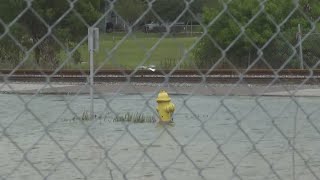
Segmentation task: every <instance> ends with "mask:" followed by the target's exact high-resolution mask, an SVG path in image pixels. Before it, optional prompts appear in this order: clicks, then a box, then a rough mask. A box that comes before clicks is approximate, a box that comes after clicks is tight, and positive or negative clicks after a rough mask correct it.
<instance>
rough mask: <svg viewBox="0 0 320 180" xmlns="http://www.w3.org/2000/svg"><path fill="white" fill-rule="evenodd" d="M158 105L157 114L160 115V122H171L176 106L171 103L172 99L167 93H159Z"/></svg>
mask: <svg viewBox="0 0 320 180" xmlns="http://www.w3.org/2000/svg"><path fill="white" fill-rule="evenodd" d="M157 103H158V106H157V112H158V113H159V117H160V122H171V121H172V114H173V112H174V110H175V106H174V104H173V103H172V102H171V98H170V97H169V95H168V93H167V92H166V91H164V90H162V91H160V92H159V94H158V98H157Z"/></svg>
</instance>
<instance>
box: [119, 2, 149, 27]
mask: <svg viewBox="0 0 320 180" xmlns="http://www.w3.org/2000/svg"><path fill="white" fill-rule="evenodd" d="M145 10H146V4H145V2H144V1H141V0H117V1H116V3H115V11H116V12H117V14H118V15H119V16H120V17H121V18H122V19H124V20H125V21H127V23H128V24H129V25H132V24H133V23H134V22H135V21H136V20H138V19H139V18H140V16H142V14H143V12H144V11H145ZM141 18H143V17H141Z"/></svg>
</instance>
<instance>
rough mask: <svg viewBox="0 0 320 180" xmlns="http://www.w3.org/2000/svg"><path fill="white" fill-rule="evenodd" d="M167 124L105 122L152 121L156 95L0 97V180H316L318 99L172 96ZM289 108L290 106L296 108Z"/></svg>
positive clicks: (319, 167)
mask: <svg viewBox="0 0 320 180" xmlns="http://www.w3.org/2000/svg"><path fill="white" fill-rule="evenodd" d="M171 98H172V101H173V103H174V104H175V106H176V111H175V114H174V122H175V124H174V125H173V126H160V125H157V124H156V123H141V124H133V123H120V122H113V119H114V117H115V115H116V114H117V115H123V114H125V113H127V112H132V113H136V112H138V113H143V114H146V115H155V107H156V102H155V99H156V97H155V96H152V95H151V94H143V95H119V94H118V95H111V94H110V95H107V96H104V97H97V98H96V99H95V100H94V101H95V104H94V106H95V113H96V115H97V117H101V118H97V119H96V120H95V121H81V120H74V117H75V115H78V116H80V117H81V116H82V114H83V113H84V112H88V111H89V109H90V98H89V96H84V95H83V96H54V95H52V96H51V95H50V96H28V95H22V96H16V95H5V94H2V95H0V112H1V113H0V124H1V128H0V160H1V161H0V179H25V180H37V179H43V178H45V177H47V179H66V180H70V179H86V178H87V179H95V180H102V179H103V180H105V179H136V180H141V179H146V180H159V179H175V180H177V179H178V180H179V179H181V180H187V179H188V180H189V179H190V180H196V179H219V180H224V179H246V180H251V179H252V180H256V179H288V180H291V179H297V180H298V179H301V180H303V179H308V180H311V179H317V178H315V176H317V177H320V134H319V132H320V131H319V129H320V121H319V116H320V111H319V108H320V106H319V104H320V98H314V97H313V98H295V99H294V100H292V99H291V98H290V97H259V98H256V97H249V96H243V97H237V96H234V97H233V96H230V97H227V98H223V97H220V96H187V95H171ZM297 102H298V104H299V106H297Z"/></svg>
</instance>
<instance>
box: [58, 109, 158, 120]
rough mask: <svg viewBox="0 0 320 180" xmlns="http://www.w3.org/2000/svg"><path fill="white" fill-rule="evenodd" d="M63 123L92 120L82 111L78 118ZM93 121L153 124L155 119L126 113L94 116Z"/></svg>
mask: <svg viewBox="0 0 320 180" xmlns="http://www.w3.org/2000/svg"><path fill="white" fill-rule="evenodd" d="M64 120H65V121H72V122H73V121H90V120H93V119H91V117H90V112H88V111H83V113H82V114H81V115H80V116H74V117H72V118H71V119H64ZM94 120H103V121H108V122H128V123H154V122H156V120H155V118H154V117H153V116H151V115H145V114H142V113H132V112H130V113H129V112H127V113H125V114H124V115H119V116H115V117H112V116H110V114H109V113H105V114H95V115H94Z"/></svg>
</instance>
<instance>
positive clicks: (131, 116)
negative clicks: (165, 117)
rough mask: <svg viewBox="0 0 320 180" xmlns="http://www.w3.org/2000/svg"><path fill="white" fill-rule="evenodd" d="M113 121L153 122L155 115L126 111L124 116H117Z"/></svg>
mask: <svg viewBox="0 0 320 180" xmlns="http://www.w3.org/2000/svg"><path fill="white" fill-rule="evenodd" d="M113 122H131V123H153V122H155V119H154V118H153V116H146V115H143V114H141V113H126V114H125V115H124V116H117V117H115V118H114V119H113Z"/></svg>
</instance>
